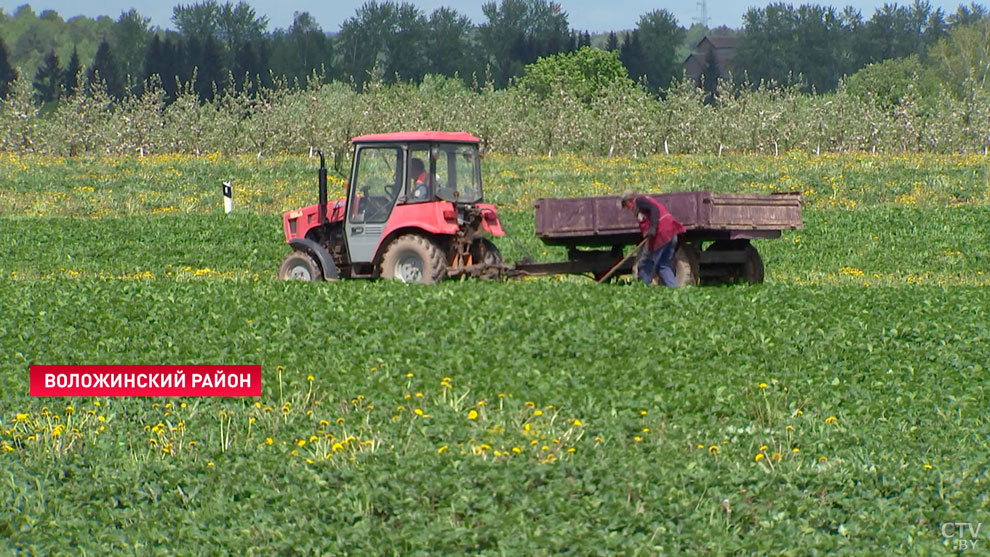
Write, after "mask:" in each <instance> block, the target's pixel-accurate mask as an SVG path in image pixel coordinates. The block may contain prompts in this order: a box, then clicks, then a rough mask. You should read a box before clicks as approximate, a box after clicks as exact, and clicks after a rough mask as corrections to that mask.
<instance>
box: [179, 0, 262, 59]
mask: <svg viewBox="0 0 990 557" xmlns="http://www.w3.org/2000/svg"><path fill="white" fill-rule="evenodd" d="M172 23H174V24H175V27H176V29H178V31H179V33H181V34H182V36H183V37H185V38H186V40H187V41H197V45H194V46H195V47H198V46H199V45H210V44H212V45H216V46H217V51H218V53H219V54H220V57H221V66H222V67H225V68H229V67H232V65H233V61H234V55H235V53H236V52H237V50H238V49H239V48H240V46H241V45H242V44H244V43H245V42H252V43H255V44H260V41H261V39H262V38H263V37H264V35H265V30H266V29H267V28H268V18H267V17H264V16H259V15H258V14H257V12H255V10H254V8H252V7H251V6H250V5H249V4H247V3H246V2H243V1H240V2H238V3H237V4H234V3H232V2H229V1H228V2H224V3H223V4H220V3H218V2H217V1H216V0H206V1H204V2H200V3H197V4H189V5H183V4H180V5H178V6H175V7H174V8H172Z"/></svg>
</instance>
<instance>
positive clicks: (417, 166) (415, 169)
mask: <svg viewBox="0 0 990 557" xmlns="http://www.w3.org/2000/svg"><path fill="white" fill-rule="evenodd" d="M409 176H410V177H411V178H412V181H413V183H412V187H411V188H410V193H409V198H410V201H412V202H413V203H419V202H421V201H426V200H427V199H429V198H430V184H429V175H428V174H427V172H426V166H425V165H424V164H423V161H422V160H421V159H412V160H411V161H409Z"/></svg>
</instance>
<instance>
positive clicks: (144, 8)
mask: <svg viewBox="0 0 990 557" xmlns="http://www.w3.org/2000/svg"><path fill="white" fill-rule="evenodd" d="M198 1H199V0H165V1H159V2H138V1H134V0H82V1H80V0H34V1H29V2H25V1H24V0H15V1H10V0H0V8H2V9H3V10H4V12H5V13H7V14H13V13H14V12H15V11H16V10H17V8H18V7H19V6H21V5H22V4H25V3H27V4H30V5H31V7H32V8H33V9H34V11H35V13H38V14H40V13H41V12H42V11H44V10H55V11H56V12H58V14H59V15H60V16H62V18H63V19H70V18H72V17H74V16H77V15H85V16H88V17H91V18H95V17H97V16H101V15H106V16H110V17H112V18H114V19H117V18H118V17H119V16H120V14H121V12H125V11H128V10H130V9H131V8H134V9H136V10H137V11H138V13H140V14H141V15H143V16H145V17H150V18H151V24H152V25H153V26H158V27H161V28H163V29H167V28H172V22H171V17H172V7H173V6H175V5H177V4H195V3H197V2H198ZM218 1H219V2H220V3H223V2H224V1H225V0H218ZM231 1H232V2H233V3H235V4H236V3H237V2H238V0H231ZM365 1H366V0H319V1H318V0H247V2H248V4H250V5H251V6H252V7H253V8H254V9H255V11H257V12H258V13H259V15H265V16H267V17H268V30H269V31H273V30H275V29H277V28H286V27H288V26H289V25H291V24H292V20H293V14H294V13H295V12H309V13H310V15H312V16H313V17H314V18H315V19H316V21H317V22H318V23H319V24H320V27H321V28H322V29H323V30H324V31H327V32H331V33H335V32H337V31H338V30H339V29H340V24H341V23H343V22H344V20H346V19H348V18H350V17H352V16H353V15H354V13H355V10H357V8H359V7H360V6H361V5H363V4H364V3H365ZM398 1H400V2H401V1H403V0H398ZM496 1H497V0H496ZM557 1H558V2H559V3H560V4H561V5H562V6H563V9H564V11H565V12H567V16H568V17H567V19H568V21H569V22H570V25H571V27H572V28H574V29H580V30H585V31H589V32H592V33H597V32H607V31H620V30H623V29H632V28H633V27H635V26H636V22H637V20H639V16H641V15H643V14H645V13H648V12H650V11H652V10H656V9H665V10H667V11H669V12H671V13H672V14H674V17H676V18H677V20H678V22H680V24H681V25H682V26H683V27H690V26H691V24H692V23H694V22H695V21H696V20H697V19H698V18H699V17H700V14H701V8H700V6H701V4H702V2H700V1H699V0H668V1H650V0H623V1H621V2H616V3H615V4H613V3H612V2H609V1H607V0H606V1H603V0H557ZM929 1H930V2H931V5H932V7H933V8H942V9H943V10H944V11H945V12H946V14H952V13H955V11H956V8H957V7H958V6H959V4H960V1H959V0H955V1H943V0H929ZM885 2H888V3H893V2H892V0H877V1H868V0H844V1H837V2H835V3H831V2H828V1H827V0H804V1H798V2H793V3H794V4H795V5H797V4H806V3H813V4H822V5H829V4H831V5H834V6H836V7H838V8H843V7H845V6H852V7H854V8H856V9H858V10H860V11H861V12H862V14H863V18H864V19H869V18H870V17H871V16H872V15H873V12H874V11H876V9H877V8H879V7H881V6H883V4H884V3H885ZM410 3H412V4H414V5H415V6H416V7H418V8H419V9H421V10H422V11H423V12H425V13H426V14H427V15H429V13H430V12H432V11H433V10H434V9H436V8H438V7H440V6H448V7H451V8H454V9H455V10H457V11H458V12H460V13H461V14H463V15H466V16H468V17H469V18H470V19H471V21H472V22H474V23H476V24H477V23H481V22H483V21H485V17H484V15H482V13H481V6H482V4H483V3H484V2H481V1H479V2H451V1H449V0H411V1H410ZM705 3H706V5H707V12H708V18H709V27H717V26H719V25H726V26H728V27H732V28H740V27H742V16H743V13H745V12H746V10H747V9H749V8H750V7H764V6H766V5H767V4H768V3H769V2H768V1H762V2H755V1H749V0H743V1H735V0H707V1H706V2H705ZM964 3H965V4H966V5H969V3H970V0H966V2H964ZM978 3H983V4H984V5H987V4H986V2H978ZM899 4H900V5H910V4H911V0H902V1H901V2H899Z"/></svg>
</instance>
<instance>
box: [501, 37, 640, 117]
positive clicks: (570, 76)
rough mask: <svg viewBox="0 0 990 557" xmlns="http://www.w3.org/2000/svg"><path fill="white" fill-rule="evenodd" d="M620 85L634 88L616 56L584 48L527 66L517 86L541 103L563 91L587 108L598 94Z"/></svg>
mask: <svg viewBox="0 0 990 557" xmlns="http://www.w3.org/2000/svg"><path fill="white" fill-rule="evenodd" d="M623 81H625V82H628V85H629V86H631V85H632V84H633V82H632V81H631V80H630V79H629V78H628V76H627V75H626V68H625V67H624V66H623V65H622V62H621V61H620V60H619V56H618V54H617V53H615V52H610V51H607V50H600V49H597V48H592V47H590V46H585V47H581V48H580V49H579V50H576V51H574V52H562V53H559V54H551V55H550V56H546V57H543V58H540V59H539V60H537V61H536V62H534V63H532V64H529V65H527V66H526V72H525V74H524V75H523V77H522V78H521V79H520V80H519V86H520V87H524V88H526V89H529V90H530V91H532V92H533V93H534V94H535V95H536V96H537V97H538V98H540V99H545V98H547V97H548V96H550V95H551V93H552V92H553V91H555V90H563V91H566V92H567V94H568V95H571V96H572V97H574V98H576V99H578V100H580V101H581V102H582V103H584V104H588V105H590V104H591V101H592V100H593V99H594V98H595V96H596V95H597V94H598V93H600V92H601V91H603V90H604V89H606V88H607V87H613V86H615V85H616V83H621V82H623Z"/></svg>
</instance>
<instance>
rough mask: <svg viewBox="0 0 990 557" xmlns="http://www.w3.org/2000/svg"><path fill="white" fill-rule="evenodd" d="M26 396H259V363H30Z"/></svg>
mask: <svg viewBox="0 0 990 557" xmlns="http://www.w3.org/2000/svg"><path fill="white" fill-rule="evenodd" d="M31 396H39V397H45V396H87V397H88V396H154V397H160V396H217V397H240V396H245V397H246V396H261V366H202V365H195V366H172V365H162V366H157V365H152V366H143V365H141V366H127V365H112V366H100V365H82V366H59V365H33V366H31Z"/></svg>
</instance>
